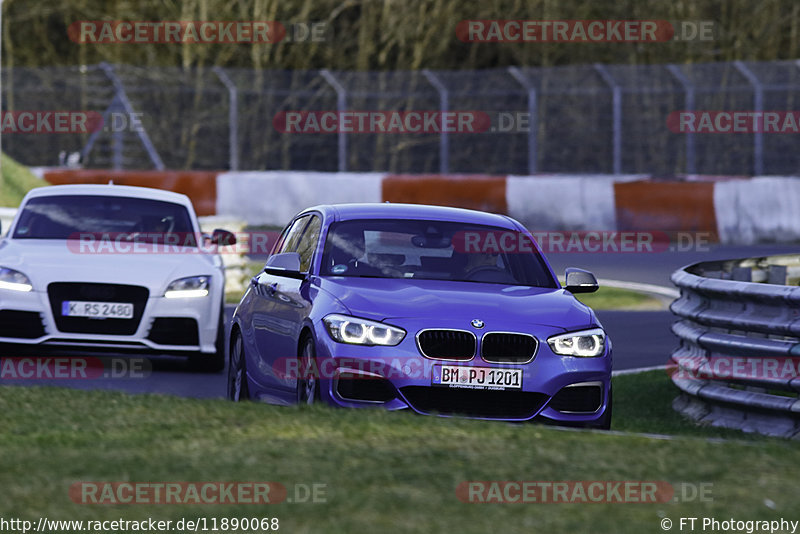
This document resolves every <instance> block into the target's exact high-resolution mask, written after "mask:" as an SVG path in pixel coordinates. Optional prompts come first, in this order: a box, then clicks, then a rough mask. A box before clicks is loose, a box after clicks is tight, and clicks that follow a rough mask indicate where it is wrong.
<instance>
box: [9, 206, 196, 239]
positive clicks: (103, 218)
mask: <svg viewBox="0 0 800 534" xmlns="http://www.w3.org/2000/svg"><path fill="white" fill-rule="evenodd" d="M86 234H93V235H97V234H113V235H116V236H119V235H124V236H126V237H128V238H130V239H131V240H136V241H163V240H165V236H169V235H176V236H181V239H180V243H181V244H182V245H184V246H196V242H195V240H194V239H193V236H194V232H193V228H192V222H191V218H190V216H189V212H188V211H187V210H186V208H185V207H184V206H182V205H180V204H175V203H173V202H163V201H160V200H151V199H146V198H127V197H119V196H102V195H52V196H45V197H37V198H32V199H30V200H29V201H28V202H27V203H26V204H25V206H24V208H23V209H22V213H20V216H19V222H18V223H17V225H16V228H15V230H14V236H13V237H14V239H81V237H82V236H84V235H86Z"/></svg>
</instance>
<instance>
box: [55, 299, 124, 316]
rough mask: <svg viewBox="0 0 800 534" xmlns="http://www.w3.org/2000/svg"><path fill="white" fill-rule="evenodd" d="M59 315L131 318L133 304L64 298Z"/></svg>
mask: <svg viewBox="0 0 800 534" xmlns="http://www.w3.org/2000/svg"><path fill="white" fill-rule="evenodd" d="M61 315H63V316H64V317H91V318H95V319H133V304H132V303H130V302H91V301H84V300H65V301H63V302H62V303H61Z"/></svg>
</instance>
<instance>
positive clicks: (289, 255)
mask: <svg viewBox="0 0 800 534" xmlns="http://www.w3.org/2000/svg"><path fill="white" fill-rule="evenodd" d="M264 272H266V273H269V274H275V275H278V276H288V277H289V278H299V279H302V278H305V276H304V275H303V274H302V273H301V272H300V254H298V253H297V252H283V253H281V254H273V255H272V256H270V257H269V259H267V264H266V265H264Z"/></svg>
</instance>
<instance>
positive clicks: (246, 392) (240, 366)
mask: <svg viewBox="0 0 800 534" xmlns="http://www.w3.org/2000/svg"><path fill="white" fill-rule="evenodd" d="M233 336H234V339H233V342H232V343H231V357H230V362H229V364H228V398H229V399H230V400H232V401H233V402H241V401H246V400H250V389H249V388H248V387H247V362H246V360H245V357H244V341H242V336H241V334H239V333H238V332H236V333H234V334H233Z"/></svg>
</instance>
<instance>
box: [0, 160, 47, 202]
mask: <svg viewBox="0 0 800 534" xmlns="http://www.w3.org/2000/svg"><path fill="white" fill-rule="evenodd" d="M2 169H3V172H2V174H0V206H2V207H8V208H16V207H17V206H19V203H20V202H22V197H24V196H25V194H26V193H27V192H28V191H30V190H31V189H33V188H35V187H42V186H45V185H47V182H45V181H44V180H40V179H39V178H37V177H36V176H35V175H34V174H33V173H32V172H31V171H29V170H28V168H27V167H26V166H24V165H22V164H20V163H17V162H16V161H14V160H13V159H11V158H10V157H8V156H6V155H5V154H3V155H2Z"/></svg>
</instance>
